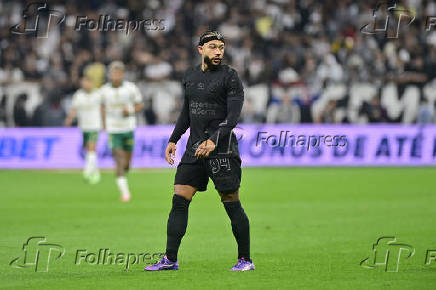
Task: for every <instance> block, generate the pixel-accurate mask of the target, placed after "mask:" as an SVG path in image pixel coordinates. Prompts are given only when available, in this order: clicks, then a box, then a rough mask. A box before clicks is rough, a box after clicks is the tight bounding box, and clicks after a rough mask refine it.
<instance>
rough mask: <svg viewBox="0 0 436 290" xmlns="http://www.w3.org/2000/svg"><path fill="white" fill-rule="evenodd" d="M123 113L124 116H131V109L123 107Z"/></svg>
mask: <svg viewBox="0 0 436 290" xmlns="http://www.w3.org/2000/svg"><path fill="white" fill-rule="evenodd" d="M122 114H123V117H128V116H130V112H129V109H127V107H124V108H123V112H122Z"/></svg>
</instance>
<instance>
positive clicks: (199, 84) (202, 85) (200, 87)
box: [197, 82, 204, 90]
mask: <svg viewBox="0 0 436 290" xmlns="http://www.w3.org/2000/svg"><path fill="white" fill-rule="evenodd" d="M197 89H198V90H204V83H202V82H199V83H197Z"/></svg>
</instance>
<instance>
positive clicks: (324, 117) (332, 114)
mask: <svg viewBox="0 0 436 290" xmlns="http://www.w3.org/2000/svg"><path fill="white" fill-rule="evenodd" d="M317 123H337V121H336V101H335V100H329V101H328V103H327V106H326V107H325V108H324V110H322V111H321V113H320V115H319V117H318V120H317Z"/></svg>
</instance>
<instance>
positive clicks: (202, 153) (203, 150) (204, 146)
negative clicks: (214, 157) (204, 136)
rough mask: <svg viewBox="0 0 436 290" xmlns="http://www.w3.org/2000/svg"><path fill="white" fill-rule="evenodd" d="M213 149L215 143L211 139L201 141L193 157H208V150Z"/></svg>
mask: <svg viewBox="0 0 436 290" xmlns="http://www.w3.org/2000/svg"><path fill="white" fill-rule="evenodd" d="M213 150H215V143H213V141H212V140H209V139H208V140H206V141H203V142H202V143H201V144H200V145H199V146H198V148H197V150H196V151H195V157H197V158H203V157H208V156H209V154H210V152H212V151H213Z"/></svg>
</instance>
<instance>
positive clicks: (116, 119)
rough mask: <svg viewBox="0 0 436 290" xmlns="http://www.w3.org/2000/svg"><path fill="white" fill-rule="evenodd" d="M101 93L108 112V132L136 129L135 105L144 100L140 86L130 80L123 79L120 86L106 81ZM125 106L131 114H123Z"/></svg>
mask: <svg viewBox="0 0 436 290" xmlns="http://www.w3.org/2000/svg"><path fill="white" fill-rule="evenodd" d="M100 95H101V98H102V102H103V105H104V106H105V113H106V131H107V132H108V133H125V132H129V131H133V130H135V127H136V117H135V105H136V104H138V103H141V102H142V96H141V92H140V91H139V89H138V87H137V86H136V85H135V84H134V83H132V82H129V81H123V82H122V84H121V85H120V86H119V87H116V88H115V87H113V86H112V84H111V83H106V84H105V85H103V86H102V87H101V88H100ZM123 108H126V109H127V110H128V112H129V116H127V117H124V116H123Z"/></svg>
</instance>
